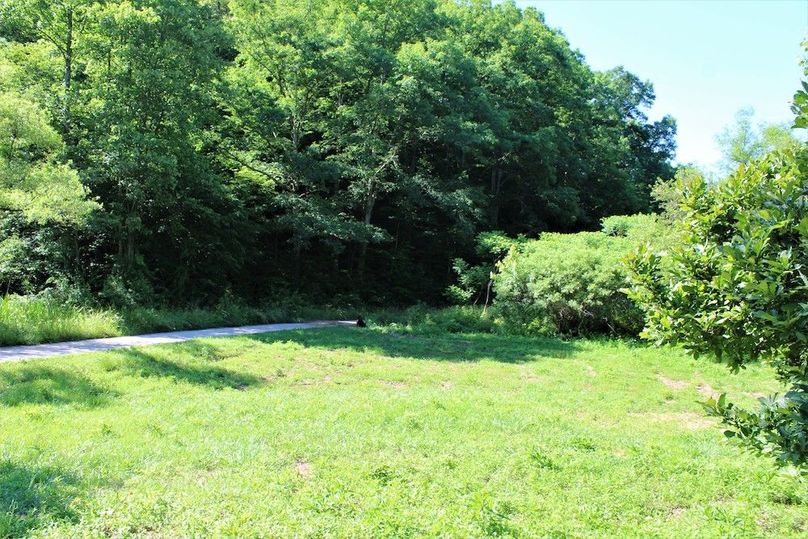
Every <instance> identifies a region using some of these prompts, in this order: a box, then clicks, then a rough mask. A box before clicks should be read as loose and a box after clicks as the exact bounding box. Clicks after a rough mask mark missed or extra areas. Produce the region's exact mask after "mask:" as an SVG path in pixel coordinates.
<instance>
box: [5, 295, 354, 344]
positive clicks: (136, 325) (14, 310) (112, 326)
mask: <svg viewBox="0 0 808 539" xmlns="http://www.w3.org/2000/svg"><path fill="white" fill-rule="evenodd" d="M356 315H357V312H355V311H353V310H351V309H350V308H333V307H311V306H304V305H297V304H288V305H275V306H267V307H251V306H247V305H244V304H241V303H238V302H235V301H224V302H221V303H220V304H219V305H217V306H215V307H212V308H209V309H202V308H195V309H175V308H156V307H134V308H129V309H119V310H116V309H111V308H91V307H84V306H76V305H70V304H65V303H63V302H60V301H58V300H56V299H54V298H52V297H47V296H7V297H5V298H2V299H0V345H3V346H5V345H14V344H36V343H44V342H58V341H68V340H77V339H93V338H100V337H116V336H120V335H135V334H139V333H147V332H152V331H175V330H182V329H198V328H208V327H219V326H236V325H244V324H269V323H274V322H293V321H300V320H314V319H346V318H354V317H355V316H356Z"/></svg>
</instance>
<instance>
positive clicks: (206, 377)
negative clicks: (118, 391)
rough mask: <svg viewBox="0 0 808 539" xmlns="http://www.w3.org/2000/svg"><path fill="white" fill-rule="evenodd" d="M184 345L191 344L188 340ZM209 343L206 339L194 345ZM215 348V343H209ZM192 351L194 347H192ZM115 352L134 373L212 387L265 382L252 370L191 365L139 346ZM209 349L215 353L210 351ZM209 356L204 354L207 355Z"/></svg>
mask: <svg viewBox="0 0 808 539" xmlns="http://www.w3.org/2000/svg"><path fill="white" fill-rule="evenodd" d="M182 346H185V347H186V348H187V347H188V344H187V343H185V344H183V345H182ZM197 346H202V347H208V346H209V345H206V344H204V343H197V345H196V346H192V348H193V349H196V347H197ZM210 348H211V349H212V350H215V347H210ZM192 351H193V350H192ZM113 353H114V354H115V355H117V356H119V357H121V358H123V359H124V361H125V362H124V368H125V369H126V370H128V371H129V372H130V374H132V375H136V376H142V377H145V378H150V377H155V376H156V377H161V378H171V379H173V380H174V381H176V382H182V383H188V384H194V385H204V386H208V387H211V388H213V389H225V388H232V389H246V388H247V387H250V386H254V385H258V384H262V383H263V381H262V380H261V379H260V378H259V377H257V376H253V375H250V374H245V373H240V372H233V371H229V370H227V369H223V368H221V367H214V366H210V365H201V366H198V365H189V364H183V363H178V362H174V361H171V360H168V359H165V358H161V357H159V356H157V355H156V354H151V353H148V352H146V351H145V350H140V349H126V350H115V351H114V352H113ZM208 353H212V352H210V351H208ZM205 358H206V356H204V355H203V356H202V359H205Z"/></svg>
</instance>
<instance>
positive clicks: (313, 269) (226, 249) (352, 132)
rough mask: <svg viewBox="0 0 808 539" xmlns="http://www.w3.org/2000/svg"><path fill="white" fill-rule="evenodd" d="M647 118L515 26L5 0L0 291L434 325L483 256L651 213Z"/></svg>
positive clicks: (476, 1)
mask: <svg viewBox="0 0 808 539" xmlns="http://www.w3.org/2000/svg"><path fill="white" fill-rule="evenodd" d="M653 101H654V91H653V87H652V85H651V84H650V83H649V82H646V81H643V80H642V79H640V78H639V77H637V76H636V75H634V74H632V73H630V72H628V71H626V70H625V69H623V68H615V69H612V70H609V71H596V70H593V69H592V68H591V67H589V66H588V65H587V63H586V61H585V59H584V57H583V56H582V55H581V54H580V53H579V52H577V51H576V50H575V49H574V48H572V47H571V46H570V44H569V43H568V41H567V40H566V38H565V37H564V35H563V34H562V33H561V32H560V31H559V30H555V29H553V28H551V27H549V26H548V25H547V24H546V22H545V20H544V17H543V15H542V14H541V13H540V12H539V11H537V10H535V9H519V8H517V7H516V6H515V4H513V3H512V2H505V3H497V4H496V5H494V4H492V3H491V2H490V1H483V0H464V1H459V0H385V1H379V0H269V1H266V0H231V1H230V2H227V1H224V0H123V1H119V0H107V1H104V0H100V1H97V0H94V1H88V0H0V207H1V208H2V214H1V215H0V239H1V240H2V241H1V242H0V280H2V286H3V287H4V291H5V292H13V293H36V292H40V291H42V290H45V289H52V290H63V291H70V292H71V293H74V294H75V293H77V292H76V291H81V293H82V294H85V295H88V296H91V297H94V298H101V299H102V300H103V301H107V302H113V303H115V302H117V303H126V302H150V301H160V302H170V303H189V302H190V303H200V304H204V303H211V302H215V301H217V300H218V299H219V298H221V297H222V296H223V295H225V294H232V295H234V296H236V297H239V298H245V299H248V300H250V301H262V300H267V299H270V298H272V297H276V296H278V295H280V294H289V293H292V294H296V295H299V296H302V297H304V298H307V299H311V300H322V299H326V298H327V299H334V298H343V299H345V300H346V301H347V300H351V301H353V300H356V301H371V302H373V301H378V302H392V303H399V304H403V303H412V302H415V301H440V300H441V298H442V297H443V293H444V290H445V289H446V286H447V285H448V284H449V283H450V282H451V279H452V271H451V268H452V261H453V260H454V259H456V258H459V257H461V258H462V257H466V258H471V259H473V257H474V245H475V242H474V239H475V237H476V236H477V235H478V234H480V233H481V232H484V231H490V230H501V231H503V232H504V233H506V234H509V235H513V236H515V235H518V234H526V235H531V236H533V235H536V234H538V233H540V232H543V231H580V230H590V229H596V228H598V225H599V223H600V220H601V219H602V218H603V217H605V216H608V215H613V214H632V213H636V212H641V211H648V210H650V209H652V199H651V196H650V191H651V187H652V185H653V184H654V183H655V182H656V181H657V179H658V178H662V179H669V178H671V177H672V176H673V173H674V170H673V167H672V165H671V159H672V157H673V153H674V150H675V146H674V134H675V129H676V127H675V122H674V120H673V119H672V118H670V117H665V118H663V119H662V120H660V121H650V120H649V119H648V117H647V115H646V111H647V109H648V107H650V106H651V105H652V103H653Z"/></svg>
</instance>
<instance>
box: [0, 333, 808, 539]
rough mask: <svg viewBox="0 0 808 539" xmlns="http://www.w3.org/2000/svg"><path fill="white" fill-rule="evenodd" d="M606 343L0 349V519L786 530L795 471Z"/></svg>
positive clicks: (685, 385) (717, 383) (441, 529)
mask: <svg viewBox="0 0 808 539" xmlns="http://www.w3.org/2000/svg"><path fill="white" fill-rule="evenodd" d="M771 380H772V377H771V373H770V372H768V371H767V370H766V369H764V368H762V367H755V368H752V369H750V370H748V371H745V372H743V373H742V374H740V375H737V376H732V375H730V374H728V372H727V371H726V368H725V367H723V366H720V365H714V364H711V363H708V362H705V361H695V360H693V359H691V358H689V357H687V356H685V355H684V354H683V353H681V352H679V351H676V350H671V349H659V350H657V349H653V348H650V347H645V346H642V345H638V344H631V343H623V342H618V341H586V340H580V341H570V342H565V341H561V340H553V339H523V338H508V337H500V336H494V335H482V334H465V335H462V334H461V335H454V336H449V335H443V336H441V335H425V334H417V333H407V332H403V331H399V332H384V331H381V330H375V331H374V330H358V329H353V328H334V329H319V330H310V331H307V332H306V331H302V332H289V333H284V334H269V335H264V336H253V337H243V338H233V339H218V340H216V339H209V340H201V341H191V342H187V343H183V344H180V345H171V346H159V347H150V348H143V349H138V350H130V351H115V352H107V353H102V354H93V355H87V356H79V357H70V358H61V359H52V360H43V361H35V362H28V363H19V364H5V365H0V433H2V436H0V536H3V535H26V534H27V535H33V536H61V537H77V536H106V535H109V536H194V535H204V536H247V537H254V536H270V537H289V536H301V537H309V536H310V537H407V536H450V537H484V536H511V537H541V536H556V537H564V536H591V535H595V536H619V537H638V536H641V537H648V536H664V537H719V536H729V535H734V536H739V537H758V536H770V537H793V536H799V535H805V534H806V533H807V531H806V530H808V505H806V503H808V500H806V493H805V487H804V485H800V484H799V483H798V482H797V481H796V480H794V479H792V478H789V477H786V476H784V475H782V474H779V473H778V472H777V471H776V470H775V469H774V468H773V467H772V465H771V463H770V462H769V461H768V460H767V459H764V458H760V457H756V456H753V455H750V454H747V453H745V452H743V451H742V450H741V449H739V448H738V447H737V446H735V445H733V444H732V443H731V442H730V441H728V440H726V439H725V438H724V436H723V435H722V433H721V430H720V428H719V427H718V426H716V424H715V423H714V422H713V420H710V419H707V418H705V417H704V416H703V414H702V411H701V409H700V406H699V405H698V403H697V401H698V400H700V399H703V398H704V396H705V395H706V394H709V393H711V392H719V391H727V392H728V393H730V395H731V397H733V398H734V399H735V400H740V401H741V402H746V403H750V402H753V401H754V399H755V398H756V395H757V394H758V392H766V391H770V390H772V389H775V386H774V385H773V384H772V382H771Z"/></svg>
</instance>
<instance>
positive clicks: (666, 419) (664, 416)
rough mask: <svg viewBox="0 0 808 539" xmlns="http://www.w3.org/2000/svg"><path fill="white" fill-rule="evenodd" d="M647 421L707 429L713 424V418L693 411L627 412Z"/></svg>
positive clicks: (689, 428) (693, 428)
mask: <svg viewBox="0 0 808 539" xmlns="http://www.w3.org/2000/svg"><path fill="white" fill-rule="evenodd" d="M629 415H631V416H633V417H637V418H639V419H642V420H644V421H648V422H649V423H678V424H679V425H681V426H682V427H684V428H685V429H687V430H700V429H707V428H710V427H713V426H715V424H716V422H715V420H713V419H710V418H708V417H705V416H703V415H699V414H697V413H694V412H671V413H653V412H651V413H634V414H629Z"/></svg>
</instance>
